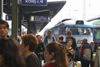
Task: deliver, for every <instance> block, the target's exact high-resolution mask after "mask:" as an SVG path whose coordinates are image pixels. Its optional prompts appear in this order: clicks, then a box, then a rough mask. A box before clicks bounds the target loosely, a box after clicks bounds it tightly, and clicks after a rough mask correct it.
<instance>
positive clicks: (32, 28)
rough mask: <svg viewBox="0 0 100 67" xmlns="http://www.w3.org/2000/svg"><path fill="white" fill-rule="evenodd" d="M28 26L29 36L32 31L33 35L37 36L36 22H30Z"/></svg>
mask: <svg viewBox="0 0 100 67" xmlns="http://www.w3.org/2000/svg"><path fill="white" fill-rule="evenodd" d="M27 24H28V31H27V33H28V34H29V32H30V30H32V31H33V34H34V35H36V25H35V22H30V21H29V20H28V22H27Z"/></svg>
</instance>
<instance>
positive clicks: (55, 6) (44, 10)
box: [3, 0, 66, 32]
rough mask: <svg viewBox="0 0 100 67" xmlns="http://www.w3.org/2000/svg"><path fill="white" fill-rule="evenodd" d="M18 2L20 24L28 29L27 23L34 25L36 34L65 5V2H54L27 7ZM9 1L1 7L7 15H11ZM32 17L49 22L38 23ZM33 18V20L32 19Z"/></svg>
mask: <svg viewBox="0 0 100 67" xmlns="http://www.w3.org/2000/svg"><path fill="white" fill-rule="evenodd" d="M20 1H21V0H19V2H18V12H21V14H22V22H21V24H22V25H24V26H25V27H26V28H28V25H27V24H28V22H29V21H30V22H34V23H35V27H36V28H35V29H36V32H39V31H41V30H42V29H43V28H44V26H46V25H47V24H48V23H49V22H50V20H51V19H52V18H53V17H54V16H55V15H56V14H57V13H58V12H59V11H60V10H61V8H62V7H63V6H64V5H65V3H66V1H55V2H47V5H45V6H27V5H22V4H21V3H20ZM11 3H12V2H11V0H7V4H6V5H3V7H4V8H3V11H4V13H6V14H7V15H11V13H12V11H11V6H12V4H11ZM34 17H45V18H46V19H47V18H48V17H49V20H48V19H47V20H42V21H40V20H39V19H38V21H36V20H34ZM32 18H33V19H32Z"/></svg>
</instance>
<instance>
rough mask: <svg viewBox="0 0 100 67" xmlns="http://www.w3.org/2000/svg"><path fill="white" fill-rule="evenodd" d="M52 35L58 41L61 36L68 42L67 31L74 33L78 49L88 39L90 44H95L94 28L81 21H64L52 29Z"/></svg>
mask: <svg viewBox="0 0 100 67" xmlns="http://www.w3.org/2000/svg"><path fill="white" fill-rule="evenodd" d="M51 30H52V34H53V35H54V36H55V38H56V40H57V41H58V39H59V36H62V35H63V36H64V41H66V37H67V33H66V32H67V31H71V32H72V36H73V37H74V38H75V39H76V43H77V47H80V45H81V43H82V40H83V38H87V39H88V43H91V42H93V26H92V24H90V23H88V22H84V21H81V20H63V21H62V22H60V23H58V24H56V25H55V26H54V27H53V28H51Z"/></svg>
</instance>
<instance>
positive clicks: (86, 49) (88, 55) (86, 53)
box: [79, 38, 93, 67]
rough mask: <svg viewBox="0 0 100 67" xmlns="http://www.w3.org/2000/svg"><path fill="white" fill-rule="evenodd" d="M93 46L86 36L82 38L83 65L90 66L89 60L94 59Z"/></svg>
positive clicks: (81, 55) (81, 54) (83, 66)
mask: <svg viewBox="0 0 100 67" xmlns="http://www.w3.org/2000/svg"><path fill="white" fill-rule="evenodd" d="M92 54H93V53H92V48H91V45H90V44H89V43H87V39H86V38H84V39H83V40H82V45H81V47H80V53H79V56H80V60H81V64H82V67H89V61H90V60H91V59H92V57H93V56H92Z"/></svg>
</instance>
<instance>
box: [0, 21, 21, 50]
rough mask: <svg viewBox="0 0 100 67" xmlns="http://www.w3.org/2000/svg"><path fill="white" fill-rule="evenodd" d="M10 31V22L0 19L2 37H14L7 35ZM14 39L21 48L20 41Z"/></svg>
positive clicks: (0, 36)
mask: <svg viewBox="0 0 100 67" xmlns="http://www.w3.org/2000/svg"><path fill="white" fill-rule="evenodd" d="M8 32H9V24H8V23H7V22H6V21H4V20H2V19H0V39H1V38H3V39H7V40H9V39H12V38H11V37H9V36H8V35H7V34H8ZM13 40H14V39H13ZM14 41H15V42H16V43H17V45H18V48H19V49H20V44H19V43H18V41H16V40H14Z"/></svg>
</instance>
